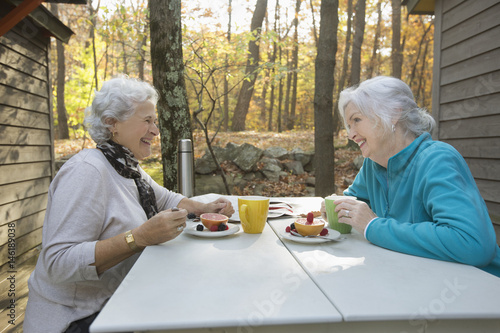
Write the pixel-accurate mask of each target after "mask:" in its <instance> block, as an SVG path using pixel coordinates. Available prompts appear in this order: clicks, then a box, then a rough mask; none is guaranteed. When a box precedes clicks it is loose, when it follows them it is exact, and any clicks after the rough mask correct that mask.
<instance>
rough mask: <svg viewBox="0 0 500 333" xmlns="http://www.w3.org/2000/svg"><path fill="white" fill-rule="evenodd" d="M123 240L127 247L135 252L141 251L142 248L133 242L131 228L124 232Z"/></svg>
mask: <svg viewBox="0 0 500 333" xmlns="http://www.w3.org/2000/svg"><path fill="white" fill-rule="evenodd" d="M125 241H126V242H127V244H128V247H130V249H131V250H132V251H134V252H136V253H139V252H141V251H142V250H141V249H140V248H139V247H138V246H137V244H136V243H135V239H134V235H132V230H129V231H127V232H126V233H125Z"/></svg>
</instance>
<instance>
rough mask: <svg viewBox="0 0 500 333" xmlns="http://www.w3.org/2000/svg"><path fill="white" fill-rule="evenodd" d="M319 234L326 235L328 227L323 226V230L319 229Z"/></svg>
mask: <svg viewBox="0 0 500 333" xmlns="http://www.w3.org/2000/svg"><path fill="white" fill-rule="evenodd" d="M319 235H320V236H326V235H328V229H327V228H323V230H321V232H320V233H319Z"/></svg>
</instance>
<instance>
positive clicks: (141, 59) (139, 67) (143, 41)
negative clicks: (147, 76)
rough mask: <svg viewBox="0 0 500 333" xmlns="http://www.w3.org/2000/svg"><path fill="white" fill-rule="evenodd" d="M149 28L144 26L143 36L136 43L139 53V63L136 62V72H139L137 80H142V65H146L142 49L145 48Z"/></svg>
mask: <svg viewBox="0 0 500 333" xmlns="http://www.w3.org/2000/svg"><path fill="white" fill-rule="evenodd" d="M148 29H149V27H148V26H147V25H146V26H145V27H144V35H143V37H142V39H141V41H140V42H139V43H138V49H139V50H138V52H139V61H138V62H137V71H138V72H139V79H141V80H144V65H145V63H146V51H145V50H144V48H145V47H146V44H147V41H148V35H147V31H148Z"/></svg>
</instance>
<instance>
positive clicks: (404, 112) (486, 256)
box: [336, 77, 500, 277]
mask: <svg viewBox="0 0 500 333" xmlns="http://www.w3.org/2000/svg"><path fill="white" fill-rule="evenodd" d="M339 110H340V113H341V114H342V117H343V119H344V123H345V126H346V129H347V131H348V133H349V139H351V140H353V141H354V142H356V143H357V144H358V145H359V147H360V149H361V152H362V154H363V157H365V160H364V163H363V167H362V168H361V170H360V171H359V174H358V175H357V176H356V179H355V180H354V182H353V184H352V185H351V186H350V187H349V188H348V189H347V190H345V191H344V195H346V196H355V197H357V198H358V200H340V201H337V202H336V204H337V207H336V210H337V212H338V213H339V218H340V222H344V223H349V224H351V225H352V226H353V227H354V228H355V229H356V230H358V231H359V232H361V233H362V234H364V235H365V237H366V239H367V240H368V241H370V242H371V243H373V244H376V245H378V246H381V247H384V248H387V249H391V250H394V251H398V252H403V253H407V254H412V255H416V256H421V257H426V258H433V259H439V260H446V261H454V262H459V263H463V264H468V265H473V266H477V267H478V268H481V269H483V270H485V271H487V272H489V273H491V274H494V275H496V276H498V277H500V248H499V247H498V245H497V244H496V237H495V231H494V229H493V226H492V222H491V219H490V217H489V215H488V210H487V208H486V204H485V202H484V200H483V199H482V197H481V194H480V193H479V190H478V188H477V186H476V183H475V181H474V178H473V177H472V174H471V172H470V170H469V168H468V166H467V163H466V162H465V160H464V159H463V158H462V156H461V155H460V153H458V151H457V150H455V149H454V148H453V147H452V146H450V145H449V144H446V143H444V142H440V141H433V140H432V138H431V136H430V134H429V133H430V132H431V131H432V129H433V127H434V124H435V122H434V119H433V118H432V117H431V116H430V115H429V114H428V113H427V112H426V111H425V110H424V109H421V108H419V107H418V106H417V104H416V103H415V101H414V98H413V94H412V92H411V90H410V88H409V87H408V85H406V84H405V83H404V82H403V81H401V80H399V79H395V78H392V77H376V78H373V79H370V80H367V81H364V82H362V83H361V84H360V85H359V86H355V87H351V88H348V89H346V90H344V91H343V92H342V93H341V94H340V99H339Z"/></svg>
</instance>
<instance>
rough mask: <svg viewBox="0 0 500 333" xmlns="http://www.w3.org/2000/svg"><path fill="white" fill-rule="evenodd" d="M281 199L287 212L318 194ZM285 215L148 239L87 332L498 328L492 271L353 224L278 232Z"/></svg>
mask: <svg viewBox="0 0 500 333" xmlns="http://www.w3.org/2000/svg"><path fill="white" fill-rule="evenodd" d="M232 199H234V198H232ZM283 200H284V201H287V202H290V203H293V204H294V207H295V210H296V211H297V212H307V211H311V210H319V205H320V202H321V199H320V198H284V199H283ZM291 222H293V218H280V219H273V220H270V221H269V224H268V225H266V227H265V229H264V232H263V233H262V234H257V235H252V234H245V233H243V232H242V231H241V230H240V231H239V232H238V233H236V234H234V235H231V236H228V237H225V238H199V237H195V236H191V235H187V234H182V235H181V236H179V237H178V238H176V239H175V240H173V241H170V242H168V243H166V244H162V245H159V246H154V247H148V248H147V249H146V250H145V251H144V252H143V254H142V255H141V256H140V258H139V259H138V261H137V262H136V264H135V265H134V267H133V268H132V270H131V271H130V273H129V274H128V275H127V277H126V278H125V280H124V281H123V283H122V284H121V285H120V287H119V288H118V290H117V291H116V292H115V294H114V295H113V296H112V297H111V299H110V300H109V302H108V303H107V305H106V306H105V307H104V309H103V310H102V312H101V313H100V315H99V316H98V317H97V319H96V320H95V322H94V323H93V325H92V326H91V332H120V331H173V330H181V329H182V330H183V331H182V332H195V331H196V332H208V331H213V329H220V330H221V331H222V330H224V331H226V332H330V331H332V332H333V331H339V330H340V331H342V332H384V333H387V332H398V333H400V332H424V331H425V332H500V279H499V278H496V277H494V276H492V275H489V274H487V273H485V272H483V271H481V270H479V269H477V268H474V267H471V266H465V265H461V264H455V263H448V262H442V261H437V260H431V259H425V258H419V257H414V256H409V255H405V254H401V253H396V252H392V251H388V250H385V249H382V248H379V247H377V246H374V245H372V244H370V243H368V242H367V241H366V240H364V239H363V237H362V236H361V235H359V234H358V233H355V232H353V233H352V234H350V235H349V236H348V239H347V240H344V241H342V242H335V243H334V242H329V243H323V244H299V243H295V242H291V241H288V240H281V239H280V237H279V234H280V233H281V232H283V231H284V229H285V226H286V225H288V224H290V223H291ZM190 224H191V225H196V224H197V223H190ZM216 331H217V330H216Z"/></svg>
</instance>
